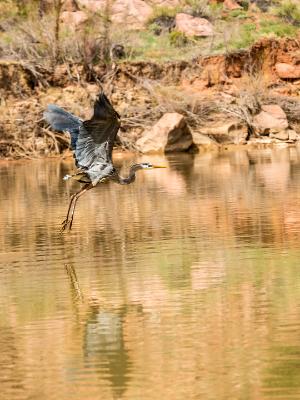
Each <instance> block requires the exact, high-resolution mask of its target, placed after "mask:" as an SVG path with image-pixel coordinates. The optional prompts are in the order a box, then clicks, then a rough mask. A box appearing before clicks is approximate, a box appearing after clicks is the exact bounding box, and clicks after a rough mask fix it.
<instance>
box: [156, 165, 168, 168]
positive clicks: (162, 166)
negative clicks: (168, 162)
mask: <svg viewBox="0 0 300 400" xmlns="http://www.w3.org/2000/svg"><path fill="white" fill-rule="evenodd" d="M153 168H167V167H166V166H165V165H153Z"/></svg>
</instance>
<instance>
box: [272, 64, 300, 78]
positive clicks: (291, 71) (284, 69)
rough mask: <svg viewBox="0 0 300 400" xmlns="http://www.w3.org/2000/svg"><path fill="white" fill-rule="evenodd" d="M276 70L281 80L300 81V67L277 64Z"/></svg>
mask: <svg viewBox="0 0 300 400" xmlns="http://www.w3.org/2000/svg"><path fill="white" fill-rule="evenodd" d="M275 69H276V72H277V75H278V76H279V78H281V79H300V65H291V64H287V63H277V64H276V65H275Z"/></svg>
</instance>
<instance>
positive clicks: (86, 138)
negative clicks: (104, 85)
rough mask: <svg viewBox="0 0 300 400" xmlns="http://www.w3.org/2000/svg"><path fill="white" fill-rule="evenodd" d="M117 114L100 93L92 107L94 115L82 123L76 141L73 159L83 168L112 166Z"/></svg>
mask: <svg viewBox="0 0 300 400" xmlns="http://www.w3.org/2000/svg"><path fill="white" fill-rule="evenodd" d="M119 118H120V116H119V114H118V113H117V112H116V111H115V110H114V108H113V106H112V105H111V104H110V102H109V100H108V98H107V97H106V96H105V94H104V93H103V92H101V93H100V95H99V97H98V99H97V100H96V102H95V105H94V115H93V117H92V118H91V119H90V120H88V121H84V122H83V125H82V127H81V128H80V131H79V134H78V138H77V141H76V149H75V158H76V161H77V164H78V165H79V166H80V167H83V168H88V169H89V168H91V167H92V166H93V164H95V163H97V164H100V163H103V164H104V165H107V164H112V150H113V145H114V141H115V138H116V136H117V132H118V130H119V127H120V122H119Z"/></svg>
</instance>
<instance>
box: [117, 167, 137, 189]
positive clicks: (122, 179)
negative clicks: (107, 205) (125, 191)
mask: <svg viewBox="0 0 300 400" xmlns="http://www.w3.org/2000/svg"><path fill="white" fill-rule="evenodd" d="M139 169H142V167H141V166H140V164H134V165H132V166H131V167H130V170H129V175H128V176H127V177H122V176H120V175H119V176H118V179H119V183H120V185H129V184H130V183H132V182H134V181H135V173H136V171H138V170H139Z"/></svg>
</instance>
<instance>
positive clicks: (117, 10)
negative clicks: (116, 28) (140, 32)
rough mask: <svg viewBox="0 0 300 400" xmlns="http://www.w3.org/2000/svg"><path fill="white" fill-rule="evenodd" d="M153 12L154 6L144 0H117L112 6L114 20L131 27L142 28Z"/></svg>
mask: <svg viewBox="0 0 300 400" xmlns="http://www.w3.org/2000/svg"><path fill="white" fill-rule="evenodd" d="M152 13H153V11H152V7H150V6H149V5H148V4H147V3H145V2H144V1H143V0H116V1H115V2H114V4H113V6H112V21H113V22H115V23H117V24H123V25H124V24H125V25H126V26H127V27H128V28H130V29H142V28H144V27H145V25H146V23H147V21H148V20H149V18H150V16H151V15H152Z"/></svg>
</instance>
